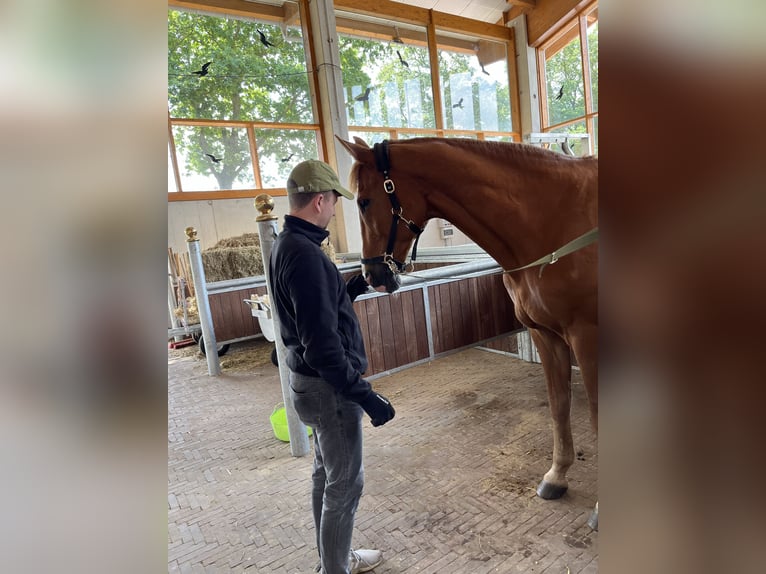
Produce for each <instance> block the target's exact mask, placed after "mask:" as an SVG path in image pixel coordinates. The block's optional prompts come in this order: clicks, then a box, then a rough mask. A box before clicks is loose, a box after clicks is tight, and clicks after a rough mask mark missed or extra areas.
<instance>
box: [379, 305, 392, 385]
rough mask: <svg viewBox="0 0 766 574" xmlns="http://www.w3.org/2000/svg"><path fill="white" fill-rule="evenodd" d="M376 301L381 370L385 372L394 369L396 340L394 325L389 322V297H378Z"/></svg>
mask: <svg viewBox="0 0 766 574" xmlns="http://www.w3.org/2000/svg"><path fill="white" fill-rule="evenodd" d="M377 300H378V313H380V335H381V337H382V341H381V343H382V346H383V370H384V371H387V370H389V369H393V368H394V367H396V339H395V338H394V324H393V321H392V320H391V297H378V298H377Z"/></svg>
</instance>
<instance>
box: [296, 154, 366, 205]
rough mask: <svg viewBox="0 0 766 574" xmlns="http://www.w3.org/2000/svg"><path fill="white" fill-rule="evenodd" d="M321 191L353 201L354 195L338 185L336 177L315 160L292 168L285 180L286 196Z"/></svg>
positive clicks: (328, 168) (338, 181) (328, 167)
mask: <svg viewBox="0 0 766 574" xmlns="http://www.w3.org/2000/svg"><path fill="white" fill-rule="evenodd" d="M323 191H335V192H337V193H339V194H340V195H342V196H343V197H345V198H346V199H354V194H353V193H351V192H350V191H349V190H347V189H346V188H345V187H343V186H342V185H341V184H340V180H339V179H338V176H337V175H335V172H334V171H333V170H332V168H331V167H330V166H329V165H327V164H326V163H325V162H323V161H319V160H316V159H310V160H307V161H302V162H301V163H299V164H298V165H296V166H295V167H294V168H293V171H291V172H290V176H289V177H288V178H287V194H288V195H293V194H294V193H321V192H323Z"/></svg>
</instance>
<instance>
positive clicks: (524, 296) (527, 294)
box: [508, 285, 557, 329]
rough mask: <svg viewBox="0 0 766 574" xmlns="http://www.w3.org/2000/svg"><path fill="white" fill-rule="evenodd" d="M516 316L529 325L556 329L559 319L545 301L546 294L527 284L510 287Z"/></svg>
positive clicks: (509, 292)
mask: <svg viewBox="0 0 766 574" xmlns="http://www.w3.org/2000/svg"><path fill="white" fill-rule="evenodd" d="M508 294H509V295H510V296H511V301H513V307H514V309H515V311H516V317H517V318H518V320H519V321H521V322H522V323H523V324H524V325H525V326H527V327H536V326H545V327H548V328H552V329H555V328H556V327H557V320H556V316H555V314H554V313H551V310H550V306H549V305H548V304H547V302H546V301H545V296H544V294H542V293H540V292H539V291H538V290H536V289H529V288H527V287H526V286H523V285H522V286H515V287H511V288H508Z"/></svg>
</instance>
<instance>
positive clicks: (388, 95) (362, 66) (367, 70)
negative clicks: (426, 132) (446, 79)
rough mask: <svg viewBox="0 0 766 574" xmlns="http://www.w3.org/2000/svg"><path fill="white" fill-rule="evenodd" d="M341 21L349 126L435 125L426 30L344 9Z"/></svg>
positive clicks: (339, 42) (339, 38)
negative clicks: (362, 16) (355, 17)
mask: <svg viewBox="0 0 766 574" xmlns="http://www.w3.org/2000/svg"><path fill="white" fill-rule="evenodd" d="M336 21H337V23H338V31H339V34H338V47H339V50H340V59H341V65H342V67H343V88H344V89H343V91H344V96H345V104H346V113H347V121H348V125H350V126H375V127H408V128H433V127H435V126H436V121H435V119H434V111H433V94H432V92H431V72H430V66H429V61H428V49H427V47H426V44H425V40H426V32H425V30H424V29H423V28H419V27H416V26H405V25H397V27H396V28H394V26H393V25H392V24H391V23H390V22H389V21H384V20H379V19H376V18H365V19H364V20H363V21H352V20H350V19H349V18H348V17H347V16H344V15H343V14H342V13H339V14H338V16H337V19H336ZM352 29H353V30H354V33H353V35H352V34H351V33H350V32H351V31H352ZM344 32H345V33H344ZM381 35H385V36H386V39H383V40H381V39H380V36H381ZM395 36H396V37H397V39H398V40H400V42H395V41H394V37H395ZM368 143H369V142H368Z"/></svg>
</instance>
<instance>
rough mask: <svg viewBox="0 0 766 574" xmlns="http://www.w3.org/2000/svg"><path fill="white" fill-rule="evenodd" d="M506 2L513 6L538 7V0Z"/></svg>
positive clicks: (508, 0) (512, 0)
mask: <svg viewBox="0 0 766 574" xmlns="http://www.w3.org/2000/svg"><path fill="white" fill-rule="evenodd" d="M505 3H506V4H508V5H509V6H510V7H511V8H513V7H514V6H519V7H522V8H536V7H537V0H505Z"/></svg>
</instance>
